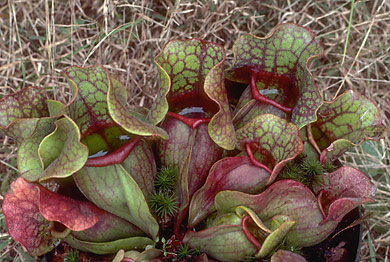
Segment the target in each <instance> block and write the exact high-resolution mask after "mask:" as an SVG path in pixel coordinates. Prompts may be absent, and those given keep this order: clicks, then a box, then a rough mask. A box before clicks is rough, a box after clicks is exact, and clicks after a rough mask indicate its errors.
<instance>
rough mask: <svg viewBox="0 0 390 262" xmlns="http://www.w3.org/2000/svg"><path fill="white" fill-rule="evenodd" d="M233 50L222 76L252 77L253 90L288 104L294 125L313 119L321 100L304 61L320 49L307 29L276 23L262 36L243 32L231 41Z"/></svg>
mask: <svg viewBox="0 0 390 262" xmlns="http://www.w3.org/2000/svg"><path fill="white" fill-rule="evenodd" d="M233 53H234V61H233V65H232V66H231V67H230V68H229V69H227V70H226V78H228V79H229V80H232V81H235V82H239V83H250V82H251V77H255V83H256V86H254V87H253V88H254V89H253V90H255V89H257V90H258V91H259V92H260V93H261V95H263V96H265V97H267V98H269V99H272V100H274V101H276V102H277V103H279V104H286V106H287V107H292V112H291V121H292V122H293V123H294V124H296V125H297V126H298V129H301V128H302V127H303V126H305V125H307V124H309V123H312V122H314V121H315V120H316V111H317V110H318V108H319V107H320V106H321V104H322V102H323V101H322V96H321V94H320V92H319V90H318V87H317V86H316V84H315V83H314V81H313V77H312V74H311V73H310V71H309V69H308V63H309V62H310V60H311V59H312V58H314V57H317V56H320V55H322V53H323V49H322V47H321V45H320V43H319V41H318V40H316V39H315V36H314V34H313V33H312V32H311V31H310V30H308V29H306V28H304V27H301V26H298V25H295V24H280V25H278V26H276V27H275V28H274V29H273V31H272V32H271V33H270V34H269V35H267V36H266V37H264V38H260V37H256V36H253V35H250V34H248V35H243V36H242V37H240V38H239V39H238V40H237V41H236V43H235V44H234V46H233ZM249 88H250V87H249ZM294 100H296V101H294Z"/></svg>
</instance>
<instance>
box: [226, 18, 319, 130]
mask: <svg viewBox="0 0 390 262" xmlns="http://www.w3.org/2000/svg"><path fill="white" fill-rule="evenodd" d="M288 25H289V26H297V27H300V28H303V29H305V30H306V31H307V32H308V33H309V34H310V35H311V37H312V40H311V42H313V41H318V44H319V46H320V48H321V52H320V53H319V54H317V55H312V56H310V57H309V58H308V59H307V60H306V62H305V69H306V71H307V72H308V73H309V75H310V78H311V81H312V83H313V84H314V86H315V87H316V89H317V92H318V93H319V94H320V97H321V100H322V103H323V101H324V97H323V94H322V92H320V89H319V87H318V85H317V84H316V82H315V81H314V75H313V73H312V72H311V71H310V70H309V63H310V62H311V60H313V59H315V58H318V57H321V56H323V55H324V53H325V51H324V47H323V44H322V42H321V41H320V40H316V35H315V34H314V33H313V31H311V30H310V29H309V28H307V27H305V26H301V25H298V24H295V23H281V24H278V25H276V26H275V27H274V28H273V29H272V31H271V32H270V33H268V34H267V35H266V36H264V37H260V36H256V35H254V34H243V35H241V36H240V37H239V38H238V39H237V40H236V41H235V44H234V45H233V61H232V64H231V65H230V67H229V68H227V69H226V70H225V74H226V72H228V71H230V70H232V69H233V68H234V65H235V63H236V62H237V55H236V53H237V52H236V50H237V45H236V43H237V42H239V41H240V40H241V39H242V38H243V37H245V36H252V37H254V38H256V39H259V40H265V39H268V38H271V37H273V35H274V34H275V32H276V31H277V30H278V28H279V27H281V26H288ZM319 108H320V107H318V108H317V109H316V110H315V112H314V114H315V119H314V120H313V121H312V123H313V122H315V121H317V112H318V110H319Z"/></svg>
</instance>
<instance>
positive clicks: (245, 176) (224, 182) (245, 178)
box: [188, 156, 269, 227]
mask: <svg viewBox="0 0 390 262" xmlns="http://www.w3.org/2000/svg"><path fill="white" fill-rule="evenodd" d="M268 178H269V174H268V172H267V171H265V170H264V169H262V168H259V167H256V166H254V165H253V164H252V163H251V161H250V160H249V158H248V157H245V156H242V157H240V156H237V157H228V158H224V159H222V160H219V161H218V162H216V163H215V164H214V165H213V166H212V168H211V169H210V172H209V175H208V176H207V180H206V182H205V184H204V185H203V186H202V187H201V188H200V189H199V190H198V191H196V193H195V194H194V195H193V197H192V200H191V205H190V208H189V218H188V225H189V226H190V227H194V226H195V225H197V224H198V223H200V222H201V221H202V220H203V219H205V218H207V216H209V215H210V214H211V213H213V212H214V211H215V208H214V197H215V195H216V194H217V193H219V192H220V191H223V190H236V191H241V192H246V193H249V194H255V193H259V192H261V190H262V189H264V187H265V183H266V181H267V180H268Z"/></svg>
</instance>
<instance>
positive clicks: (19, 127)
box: [0, 87, 49, 142]
mask: <svg viewBox="0 0 390 262" xmlns="http://www.w3.org/2000/svg"><path fill="white" fill-rule="evenodd" d="M46 100H47V95H46V92H45V90H44V89H42V88H38V87H26V88H24V89H22V90H20V91H18V92H16V93H13V94H10V95H7V96H4V97H3V98H1V100H0V130H2V131H3V132H4V133H5V134H6V135H7V136H10V137H12V138H13V139H15V140H17V141H18V142H21V141H23V139H25V138H26V137H28V136H29V135H30V134H31V133H32V132H33V131H34V129H35V125H36V123H37V122H38V119H39V118H41V117H47V116H49V111H48V108H47V103H46Z"/></svg>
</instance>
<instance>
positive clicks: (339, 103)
mask: <svg viewBox="0 0 390 262" xmlns="http://www.w3.org/2000/svg"><path fill="white" fill-rule="evenodd" d="M317 115H318V121H317V122H315V123H314V124H313V125H312V132H313V136H314V139H315V140H316V142H317V143H318V146H319V147H320V149H321V150H323V151H322V153H321V156H320V160H321V162H322V163H325V162H329V161H334V160H336V159H337V158H338V157H339V156H340V155H342V154H343V153H345V152H346V151H347V150H348V149H349V148H351V147H353V146H356V145H357V144H360V143H362V142H363V141H364V140H365V139H375V140H377V139H380V138H381V137H383V136H384V132H385V127H384V125H383V124H382V119H381V116H380V112H379V110H378V108H377V107H376V106H375V105H374V104H373V103H372V102H371V101H370V100H369V99H367V98H365V97H363V96H362V95H360V94H359V93H357V92H355V91H353V90H349V91H346V92H345V93H344V94H342V95H340V96H339V97H337V98H336V99H335V100H333V101H331V102H326V103H325V104H324V105H323V106H321V107H320V109H319V110H318V112H317Z"/></svg>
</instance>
